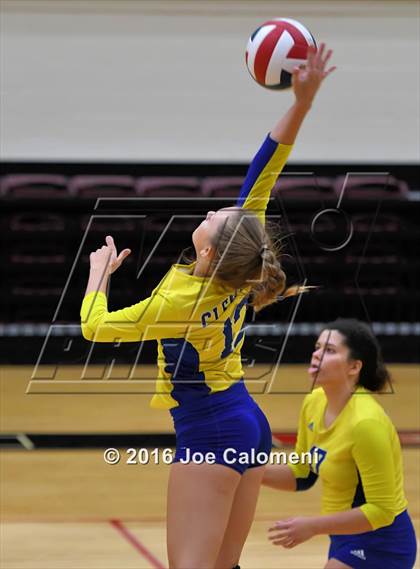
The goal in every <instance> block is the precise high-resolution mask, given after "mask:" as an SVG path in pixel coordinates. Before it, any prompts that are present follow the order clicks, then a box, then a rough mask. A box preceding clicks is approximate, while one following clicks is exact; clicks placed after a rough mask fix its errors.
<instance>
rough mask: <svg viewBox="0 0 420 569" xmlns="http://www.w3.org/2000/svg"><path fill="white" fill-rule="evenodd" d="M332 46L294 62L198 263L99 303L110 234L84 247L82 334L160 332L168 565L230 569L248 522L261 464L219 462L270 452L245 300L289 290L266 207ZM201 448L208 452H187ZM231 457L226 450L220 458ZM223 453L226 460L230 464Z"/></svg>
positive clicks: (202, 233)
mask: <svg viewBox="0 0 420 569" xmlns="http://www.w3.org/2000/svg"><path fill="white" fill-rule="evenodd" d="M331 53H332V52H331V50H329V51H328V52H326V51H325V45H321V46H320V49H319V50H318V52H316V51H315V50H314V49H311V50H310V51H309V54H308V61H307V64H306V66H304V67H301V68H299V69H295V71H294V74H293V91H294V94H295V102H294V104H293V106H292V107H291V108H290V109H289V111H288V112H287V113H286V114H285V115H284V117H283V118H282V119H281V120H280V121H279V122H278V123H277V124H276V125H275V127H274V128H273V130H272V131H271V133H270V134H269V135H268V136H267V138H266V140H265V141H264V143H263V145H262V146H261V148H260V150H259V151H258V153H257V155H256V156H255V158H254V160H253V162H252V164H251V166H250V168H249V170H248V173H247V176H246V179H245V182H244V185H243V187H242V189H241V193H240V196H239V199H238V202H237V205H236V207H229V208H223V209H221V210H219V211H216V212H214V211H209V212H208V214H207V217H206V219H205V220H204V221H203V222H202V223H201V224H200V225H199V227H197V229H196V230H195V231H194V233H193V235H192V240H193V244H194V248H195V253H196V261H195V262H194V263H192V264H189V265H183V264H175V265H173V266H172V267H171V269H170V270H169V271H168V273H167V274H166V275H165V277H164V278H163V280H162V281H161V282H160V283H159V285H158V286H157V287H156V288H155V289H154V290H153V292H152V295H151V297H150V298H147V299H146V300H143V301H141V302H139V303H138V304H135V305H134V306H131V307H128V308H123V309H122V310H118V311H116V312H108V310H107V296H106V291H107V283H108V278H109V275H110V274H111V273H113V272H114V271H115V270H116V269H118V268H119V266H120V265H121V263H122V262H123V260H124V259H125V258H126V257H127V255H129V253H130V251H129V250H128V249H125V250H123V251H122V252H121V253H120V254H119V255H117V251H116V248H115V245H114V242H113V239H112V237H110V236H108V237H107V238H106V245H104V246H103V247H102V248H100V249H97V250H96V251H95V252H93V253H91V255H90V275H89V282H88V286H87V290H86V296H85V298H84V300H83V304H82V308H81V317H82V331H83V336H84V337H85V338H86V339H87V340H90V341H95V342H115V341H117V340H118V341H125V342H139V341H145V340H157V341H158V367H159V376H158V380H157V389H156V393H155V395H154V396H153V399H152V403H151V404H152V407H156V408H165V409H170V412H171V414H172V417H173V420H174V425H175V431H176V440H177V443H176V455H175V460H174V464H173V465H172V466H171V472H170V479H169V487H168V508H167V546H168V558H169V566H170V567H171V568H172V569H178V568H179V569H201V568H209V569H210V568H214V567H217V568H218V569H231V568H232V567H234V566H236V565H237V563H238V562H239V558H240V555H241V551H242V548H243V545H244V542H245V539H246V537H247V535H248V532H249V529H250V527H251V523H252V519H253V516H254V511H255V507H256V502H257V497H258V493H259V488H260V485H261V480H262V477H263V472H264V468H265V467H264V466H262V465H261V464H256V463H254V462H252V461H250V462H249V463H248V464H239V462H233V464H232V463H231V462H232V461H231V460H229V461H227V460H226V455H225V451H226V449H232V448H233V449H235V450H236V451H237V453H238V454H239V453H243V452H245V453H248V454H249V455H250V456H251V451H252V450H253V451H254V453H256V452H262V453H267V455H269V453H270V451H271V432H270V427H269V424H268V422H267V420H266V418H265V416H264V414H263V413H262V411H261V410H260V409H259V407H258V406H257V405H256V403H255V402H254V400H253V399H252V398H251V397H250V395H249V394H248V392H247V390H246V387H245V384H244V381H243V371H242V366H241V347H242V343H243V333H242V332H241V328H242V324H243V321H244V317H245V311H246V305H247V304H248V303H249V304H250V305H251V306H252V307H253V308H254V310H256V311H258V310H260V309H261V308H263V307H264V306H267V305H269V304H271V303H273V302H275V301H276V300H277V297H278V296H279V295H280V294H281V295H283V296H290V295H292V294H296V293H298V292H300V291H301V290H302V289H300V288H299V287H294V288H288V289H287V288H286V276H285V274H284V272H283V271H282V269H281V266H280V263H279V261H278V259H277V257H276V251H275V248H274V246H273V244H272V241H271V239H270V237H269V235H268V234H267V232H266V230H265V228H264V223H265V210H266V206H267V203H268V200H269V196H270V192H271V189H272V188H273V186H274V183H275V182H276V179H277V177H278V175H279V173H280V172H281V170H282V168H283V166H284V164H285V162H286V160H287V157H288V156H289V153H290V151H291V148H292V144H293V143H294V141H295V138H296V135H297V133H298V131H299V128H300V126H301V124H302V121H303V120H304V118H305V116H306V114H307V113H308V111H309V109H310V108H311V105H312V101H313V99H314V97H315V95H316V93H317V91H318V89H319V87H320V85H321V83H322V81H323V79H324V78H325V77H326V76H327V75H328V74H329V73H330V72H331V71H333V69H334V68H330V69H328V70H327V69H326V66H327V62H328V60H329V58H330V56H331ZM192 453H201V454H202V455H203V456H206V457H207V458H206V461H205V462H203V463H202V464H197V463H196V462H194V461H190V462H187V461H186V459H187V458H188V457H189V456H191V454H192ZM230 458H231V457H230ZM228 462H229V464H228Z"/></svg>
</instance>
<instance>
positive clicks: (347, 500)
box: [289, 388, 407, 529]
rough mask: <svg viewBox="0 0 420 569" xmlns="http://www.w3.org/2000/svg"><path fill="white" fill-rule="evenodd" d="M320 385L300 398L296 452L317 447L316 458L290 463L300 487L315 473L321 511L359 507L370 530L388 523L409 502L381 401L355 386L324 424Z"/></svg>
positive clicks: (391, 427) (395, 442)
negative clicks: (326, 425)
mask: <svg viewBox="0 0 420 569" xmlns="http://www.w3.org/2000/svg"><path fill="white" fill-rule="evenodd" d="M326 407H327V398H326V396H325V393H324V390H323V389H322V388H318V389H315V390H314V391H313V392H312V393H311V394H309V395H307V396H306V397H305V399H304V402H303V405H302V409H301V412H300V419H299V431H298V438H297V442H296V449H295V450H296V452H298V453H301V452H310V453H311V454H312V455H313V454H314V453H315V452H316V455H317V461H316V463H315V462H313V463H312V465H309V464H306V465H304V464H298V465H292V464H289V466H290V468H291V469H292V470H293V473H294V475H295V477H296V484H297V489H298V490H306V489H307V488H309V487H310V486H312V484H314V483H315V481H316V480H317V478H318V477H319V478H320V479H321V482H322V513H324V514H331V513H333V512H341V511H344V510H349V509H351V508H356V507H360V509H361V510H362V512H363V513H364V514H365V516H366V517H367V519H368V520H369V522H370V524H371V525H372V527H373V529H378V528H380V527H383V526H387V525H389V524H391V523H392V522H393V521H394V517H395V516H397V515H398V514H400V513H401V512H403V511H404V510H405V509H406V507H407V500H406V498H405V495H404V487H403V466H402V458H401V447H400V442H399V438H398V434H397V432H396V430H395V427H394V425H393V424H392V422H391V420H390V418H389V417H388V415H387V414H386V413H385V411H384V410H383V408H382V407H381V406H380V405H379V403H378V402H377V401H376V400H375V399H374V398H373V397H372V396H371V395H370V394H369V391H367V390H366V389H363V388H357V389H356V391H355V393H354V394H353V396H352V397H351V399H350V400H349V401H348V403H347V404H346V406H345V407H344V409H343V410H342V411H341V413H340V414H339V416H338V417H337V418H336V419H335V421H334V422H333V423H332V424H331V425H330V427H328V428H325V426H324V414H325V410H326Z"/></svg>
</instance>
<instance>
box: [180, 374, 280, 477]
mask: <svg viewBox="0 0 420 569" xmlns="http://www.w3.org/2000/svg"><path fill="white" fill-rule="evenodd" d="M171 415H172V418H173V420H174V426H175V433H176V453H175V459H174V462H179V461H181V462H194V463H201V462H206V463H208V464H222V465H225V466H228V467H230V468H233V469H234V470H236V471H237V472H239V474H243V473H244V472H245V470H247V468H254V467H256V466H262V465H263V464H266V463H267V462H268V460H269V457H270V452H271V447H272V442H271V429H270V425H269V423H268V421H267V419H266V417H265V415H264V413H263V412H262V411H261V409H260V408H259V407H258V405H257V404H256V403H255V401H254V400H253V399H252V397H251V396H250V395H249V393H248V391H247V389H246V387H245V384H244V382H243V380H240V381H238V382H237V383H235V384H233V385H232V386H231V387H229V388H228V389H226V390H224V391H218V392H216V393H212V394H210V395H208V396H207V397H204V398H201V399H199V400H196V401H192V402H191V403H184V404H182V405H180V406H179V407H175V408H173V409H171Z"/></svg>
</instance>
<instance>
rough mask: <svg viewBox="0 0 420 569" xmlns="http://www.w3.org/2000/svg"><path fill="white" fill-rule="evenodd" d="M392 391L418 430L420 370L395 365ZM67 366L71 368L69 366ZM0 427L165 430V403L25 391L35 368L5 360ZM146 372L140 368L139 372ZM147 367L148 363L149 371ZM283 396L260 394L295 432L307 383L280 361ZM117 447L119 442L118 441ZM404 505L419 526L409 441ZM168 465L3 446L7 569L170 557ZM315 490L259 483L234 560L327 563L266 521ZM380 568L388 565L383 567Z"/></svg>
mask: <svg viewBox="0 0 420 569" xmlns="http://www.w3.org/2000/svg"><path fill="white" fill-rule="evenodd" d="M390 367H391V371H392V373H393V375H394V378H395V380H396V383H395V385H394V393H392V394H391V393H390V394H388V395H384V396H382V397H381V398H380V401H381V403H382V404H383V405H384V407H385V408H386V410H387V412H388V413H389V414H390V416H391V418H392V419H393V421H394V423H395V424H396V426H397V428H398V429H399V430H410V431H416V432H418V431H419V430H420V429H419V413H420V412H419V409H420V405H419V403H420V378H419V377H418V369H417V368H416V367H415V366H390ZM67 371H68V374H69V375H72V374H73V375H74V374H76V373H77V372H76V370H67ZM1 372H2V373H1V385H0V387H1V390H0V395H1V403H0V405H1V406H0V411H1V424H0V427H1V433H3V434H5V433H15V432H19V433H42V432H43V433H60V432H61V433H72V432H73V433H75V432H79V433H80V432H90V433H93V432H97V433H100V432H102V433H104V432H106V433H111V432H112V433H113V432H118V433H133V432H136V433H140V432H169V431H170V430H171V424H170V421H169V420H168V417H167V413H165V412H162V413H161V412H159V411H153V410H150V409H149V407H148V400H149V398H148V397H145V396H144V395H139V396H136V395H132V394H131V395H127V394H123V395H112V396H111V395H103V394H97V395H93V394H91V395H88V396H86V395H85V396H84V395H70V394H67V395H63V394H61V395H60V394H54V395H53V394H50V395H41V394H37V395H30V394H25V392H26V390H27V384H28V381H29V378H30V375H31V373H32V369H31V368H3V369H2V370H1ZM144 373H146V371H144ZM147 373H148V371H147ZM279 374H280V375H281V378H280V380H281V382H282V387H283V388H284V389H283V391H284V392H287V390H288V389H290V391H294V393H293V394H292V393H290V394H287V393H283V395H272V396H271V395H259V396H256V399H258V401H259V403H260V404H261V406H262V407H263V408H264V410H265V411H266V413H267V415H268V416H269V419H270V422H271V424H272V427H273V431H274V430H277V431H280V430H281V431H294V430H295V428H296V425H297V416H298V412H299V406H300V403H301V401H302V399H303V396H304V393H296V391H299V389H301V388H302V389H304V387H305V373H304V367H302V366H284V367H283V369H282V370H281V371H280V372H279ZM120 450H123V449H120ZM403 459H404V467H405V488H406V494H407V498H408V500H409V511H410V514H411V516H412V518H413V521H414V523H415V526H416V531H417V533H418V534H419V533H420V450H419V448H404V450H403ZM168 474H169V467H168V466H167V465H164V464H160V465H156V464H153V461H152V463H151V464H149V465H139V464H136V465H127V464H125V461H122V462H121V463H119V464H118V465H115V466H110V465H107V464H105V462H104V460H103V451H101V450H91V449H87V450H83V449H74V450H32V451H30V450H3V451H2V453H1V459H0V478H1V495H0V499H1V500H0V514H1V550H0V551H1V553H0V555H1V557H0V567H2V569H126V568H127V569H129V568H130V569H131V568H145V569H146V568H151V567H152V568H156V569H161V568H163V567H167V562H166V551H165V499H166V484H167V478H168ZM319 491H320V488H319V487H316V486H315V488H313V489H312V490H310V491H308V492H305V493H299V494H289V493H280V492H275V491H273V490H270V489H266V488H263V489H262V491H261V496H260V500H259V504H258V509H257V513H256V519H255V522H254V524H253V527H252V530H251V534H250V536H249V539H248V541H247V544H246V546H245V549H244V552H243V556H242V559H241V566H242V567H243V569H270V568H290V569H293V568H300V569H306V568H308V569H315V568H321V567H323V566H324V563H325V558H326V551H327V546H328V539H327V538H326V537H318V538H316V539H313V540H311V541H309V542H307V543H305V544H302V545H301V546H300V547H298V548H296V549H294V550H291V551H287V550H283V549H278V548H276V547H274V546H272V545H271V544H270V543H269V542H268V541H267V537H266V532H267V528H268V527H269V525H270V523H271V522H272V521H274V520H276V519H280V518H282V517H287V516H290V515H305V514H306V515H311V514H316V513H317V512H318V508H319V497H320V492H319ZM384 569H386V568H384Z"/></svg>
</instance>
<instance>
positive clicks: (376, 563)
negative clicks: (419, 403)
mask: <svg viewBox="0 0 420 569" xmlns="http://www.w3.org/2000/svg"><path fill="white" fill-rule="evenodd" d="M308 371H309V375H310V376H311V378H312V380H313V382H314V384H315V386H316V389H314V390H313V391H312V393H310V394H309V395H307V396H306V397H305V400H304V402H303V406H302V409H301V413H300V420H299V431H298V438H297V443H296V452H299V453H302V452H310V453H311V454H312V455H314V453H316V455H317V456H316V458H317V460H316V461H315V462H314V465H313V466H312V467H310V466H309V464H306V465H304V464H299V465H291V464H290V465H278V466H277V465H269V466H267V468H266V470H265V473H264V480H263V484H265V485H267V486H271V487H272V488H277V489H279V490H291V491H296V490H298V491H299V490H307V489H308V488H310V487H311V486H312V485H313V484H314V483H315V482H316V481H317V479H318V478H320V479H321V482H322V491H323V496H322V513H323V515H321V516H314V517H297V518H291V519H287V520H283V521H280V522H277V524H276V525H275V526H274V527H272V528H271V529H270V530H269V532H270V533H269V535H270V539H271V540H272V542H273V543H274V544H275V545H282V546H283V547H286V548H292V547H295V546H296V545H299V544H300V543H303V542H304V541H306V540H308V539H310V538H311V537H313V536H314V535H317V534H329V535H330V540H331V545H330V549H329V552H328V562H327V564H326V565H325V567H326V568H328V569H344V568H347V569H348V568H352V569H361V568H365V569H412V567H413V566H414V562H415V559H416V538H415V534H414V528H413V525H412V523H411V519H410V516H409V515H408V513H407V500H406V498H405V495H404V487H403V468H402V458H401V448H400V443H399V439H398V434H397V432H396V430H395V427H394V425H393V424H392V422H391V420H390V418H389V417H388V416H387V415H386V414H385V412H384V410H383V408H382V407H381V406H380V405H379V403H377V401H376V400H375V399H374V398H373V397H372V396H371V395H370V393H371V392H376V391H380V390H382V389H383V388H384V387H385V385H386V383H387V381H389V374H388V371H387V370H386V368H385V367H384V365H383V362H382V356H381V352H380V348H379V345H378V342H377V341H376V338H375V337H374V336H373V334H372V332H371V330H370V329H369V328H368V326H366V325H365V324H364V323H363V322H360V321H358V320H350V319H342V320H337V321H335V322H331V323H329V324H327V325H326V326H325V328H324V330H323V331H322V332H321V335H320V336H319V338H318V341H317V343H316V344H315V351H314V352H313V354H312V361H311V365H310V368H309V370H308Z"/></svg>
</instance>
